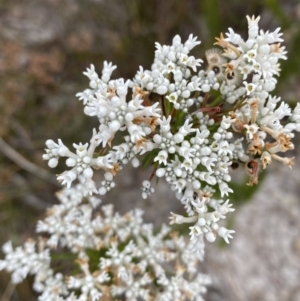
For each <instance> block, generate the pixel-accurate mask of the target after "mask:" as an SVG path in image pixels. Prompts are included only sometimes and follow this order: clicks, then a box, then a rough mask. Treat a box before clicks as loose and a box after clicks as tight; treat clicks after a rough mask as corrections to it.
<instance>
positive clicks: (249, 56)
mask: <svg viewBox="0 0 300 301" xmlns="http://www.w3.org/2000/svg"><path fill="white" fill-rule="evenodd" d="M247 20H248V29H249V30H248V39H247V40H243V39H242V37H241V36H240V35H238V34H236V33H235V32H234V31H233V30H232V29H231V28H230V29H229V32H228V33H226V36H227V38H224V36H223V34H221V35H220V38H217V39H216V40H217V42H216V43H215V45H217V47H218V48H217V47H214V48H212V49H209V50H207V51H206V53H205V57H206V61H207V64H206V65H207V66H206V69H201V64H202V63H203V61H202V60H201V59H196V58H195V57H194V56H191V55H190V51H191V50H192V49H193V48H194V47H195V46H196V45H198V44H200V42H199V41H197V38H195V37H193V36H192V35H190V36H189V38H188V40H187V41H186V42H185V43H182V42H181V38H180V37H179V36H175V37H174V39H173V43H172V45H171V46H165V45H164V46H162V45H160V44H159V43H156V49H157V50H156V51H155V59H154V63H153V65H152V70H144V69H143V68H142V67H140V70H139V71H138V72H137V74H136V76H135V78H134V79H133V81H130V80H127V81H124V79H118V80H111V79H110V77H111V73H112V71H113V70H114V69H115V68H116V67H115V66H113V65H112V64H108V63H106V62H105V63H104V68H103V70H102V76H101V78H100V77H99V76H98V74H97V73H96V72H95V68H94V66H93V65H92V66H91V68H90V69H88V70H87V72H85V73H84V74H85V75H86V76H87V77H88V78H89V80H90V89H87V90H85V91H84V92H82V93H78V94H77V96H78V97H79V99H81V100H83V103H84V105H85V108H84V112H85V113H86V114H87V115H89V116H97V117H98V120H99V123H100V125H99V129H98V130H96V129H94V131H93V137H92V139H91V140H90V144H84V145H83V144H81V143H80V144H78V145H77V144H74V148H75V149H76V153H73V152H71V151H69V149H68V148H67V147H66V146H65V145H64V144H63V143H62V141H61V140H59V141H58V143H55V142H54V141H52V140H48V141H47V142H46V145H47V147H48V148H47V149H46V154H45V155H44V159H46V160H49V161H48V162H49V163H48V164H49V166H50V167H55V166H56V165H57V163H58V159H59V157H67V160H66V164H67V166H69V167H71V169H70V170H68V171H65V172H63V173H62V174H60V175H58V177H57V178H58V180H59V181H61V182H62V184H65V185H67V187H70V186H71V183H72V182H73V181H74V180H75V179H76V178H77V177H78V176H79V175H82V179H83V181H82V183H83V186H84V194H85V195H88V194H92V193H99V194H101V195H104V194H106V193H107V192H108V191H109V190H110V189H111V188H113V187H114V186H115V182H114V180H113V179H114V176H115V175H116V174H117V172H118V170H119V169H121V168H122V166H123V165H124V164H127V163H128V162H129V161H130V162H131V163H132V165H133V166H134V167H138V166H139V165H140V163H141V162H142V163H144V162H145V161H147V162H148V163H147V164H148V165H149V160H150V161H151V162H150V165H153V166H154V172H153V173H152V175H151V176H150V178H149V179H148V180H144V182H143V187H142V197H143V198H147V197H148V196H149V195H151V193H152V192H153V191H154V188H153V187H152V186H151V183H150V181H151V180H152V178H153V176H154V175H156V176H157V177H158V178H160V177H164V178H165V179H166V181H167V182H168V183H169V184H170V185H171V188H172V190H174V191H176V192H177V196H178V197H179V198H180V200H181V202H182V203H183V204H184V206H185V208H186V211H187V214H188V216H189V218H184V217H180V218H179V217H178V215H174V216H175V217H174V218H173V217H172V218H171V222H172V223H179V221H180V223H183V222H187V223H194V226H193V227H190V228H191V234H190V235H191V239H192V240H194V239H195V237H198V238H199V239H200V240H202V237H204V236H205V237H206V239H207V240H208V241H214V240H215V238H216V235H219V236H221V237H223V238H224V239H225V241H226V242H227V243H229V240H228V238H232V236H231V235H230V234H231V233H233V232H234V231H232V230H227V229H225V228H224V227H219V225H218V221H219V220H221V219H224V218H225V215H226V213H228V212H231V211H233V209H232V208H231V205H230V204H229V201H228V200H227V201H226V202H225V201H223V200H219V201H216V200H215V199H213V193H214V192H217V193H219V194H220V195H221V197H222V198H223V197H224V196H228V194H229V193H231V192H233V191H232V189H231V188H230V187H229V186H228V183H229V182H230V181H231V177H230V167H231V166H232V164H233V162H235V163H236V164H241V165H244V166H245V169H246V172H247V173H248V175H249V176H250V181H249V185H252V184H256V183H257V181H258V180H257V177H258V173H259V170H260V169H261V167H262V168H265V167H266V166H267V165H268V164H270V163H271V161H272V160H273V159H274V160H278V161H281V162H283V163H284V164H286V165H288V166H289V167H291V166H292V164H293V158H286V157H285V158H284V157H281V156H280V155H278V154H277V153H278V152H285V151H287V150H291V149H293V148H294V145H293V143H292V142H291V141H290V140H291V138H292V137H293V135H294V134H293V131H295V130H296V131H299V130H300V117H299V116H300V114H299V111H300V107H299V105H297V106H296V108H295V109H294V111H292V109H291V108H290V107H289V106H288V105H287V104H286V103H284V102H280V98H278V97H274V96H271V95H270V92H271V91H272V90H274V88H275V86H276V83H277V79H276V78H275V76H277V75H279V71H280V68H279V63H278V61H279V59H286V51H285V50H284V47H282V46H281V44H280V43H281V42H282V41H283V40H282V39H281V38H280V36H281V35H282V34H281V33H280V32H279V30H280V29H276V30H275V31H274V32H268V31H267V32H264V31H263V30H259V27H258V21H259V17H258V18H254V17H252V18H250V17H247ZM212 89H213V90H215V92H214V93H213V95H215V94H216V93H217V92H219V96H217V97H215V98H213V97H212V95H211V94H210V92H211V90H212ZM129 90H131V91H132V93H131V94H130V93H129ZM118 131H124V132H125V135H124V142H123V143H121V144H118V145H114V146H112V142H113V138H114V136H115V134H116V132H118ZM243 136H244V137H243ZM99 145H102V149H101V150H100V151H98V152H95V149H96V147H98V146H99ZM143 157H146V160H144V159H143ZM99 168H101V169H104V170H105V174H104V180H103V181H102V182H101V186H100V187H99V188H97V187H96V184H95V182H94V181H93V179H92V177H93V172H94V169H99ZM198 251H199V252H202V250H198Z"/></svg>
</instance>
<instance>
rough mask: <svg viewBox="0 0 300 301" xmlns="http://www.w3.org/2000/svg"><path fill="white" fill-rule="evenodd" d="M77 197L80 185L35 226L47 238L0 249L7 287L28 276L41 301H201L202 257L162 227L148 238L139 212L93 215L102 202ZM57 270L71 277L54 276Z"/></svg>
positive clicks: (203, 285) (149, 231)
mask: <svg viewBox="0 0 300 301" xmlns="http://www.w3.org/2000/svg"><path fill="white" fill-rule="evenodd" d="M83 191H84V186H83V185H81V184H79V185H77V186H76V187H74V188H73V187H72V188H65V189H63V190H62V191H60V192H59V193H58V194H57V197H58V199H59V201H60V204H58V205H55V206H53V207H52V208H50V209H49V210H48V212H47V217H46V218H45V219H44V220H41V221H39V222H38V223H37V227H36V231H37V232H38V233H42V234H43V235H44V236H45V238H43V239H40V240H39V241H38V242H35V241H32V240H30V241H28V242H26V243H25V244H24V246H23V247H18V248H16V249H15V250H14V249H13V247H12V244H11V242H8V243H6V244H5V245H4V246H3V248H2V249H3V252H4V253H5V259H4V260H0V270H3V269H5V270H7V271H8V272H10V273H12V281H13V283H19V282H21V281H22V280H23V279H24V278H26V277H27V275H33V276H34V284H33V288H34V289H35V290H36V291H37V292H38V293H40V296H39V298H38V300H39V301H63V300H67V301H89V300H91V301H98V300H114V298H117V299H118V298H125V299H124V300H128V301H135V300H154V299H153V298H154V297H155V300H157V301H160V300H161V301H163V300H198V301H202V300H203V299H202V297H201V295H202V294H203V293H205V291H206V286H207V285H208V284H209V283H210V278H209V277H208V276H206V275H203V274H200V273H198V262H199V259H201V257H200V258H199V257H198V258H197V257H195V256H194V254H193V253H192V252H191V251H190V250H189V248H186V244H187V242H186V240H185V239H184V238H183V237H182V236H179V235H178V234H176V233H174V232H173V233H171V229H170V228H169V227H167V226H165V225H163V226H162V227H161V229H160V231H159V232H158V233H156V234H154V233H153V232H154V231H153V225H152V224H145V223H144V222H143V218H142V216H143V211H142V210H139V209H135V210H132V211H130V212H128V213H126V214H125V215H124V216H120V215H119V214H118V213H114V211H113V206H112V205H106V206H102V207H101V211H102V213H101V214H99V213H98V214H97V215H95V214H92V212H93V209H95V208H96V206H97V205H99V204H100V202H101V201H100V200H99V199H96V198H94V197H92V198H91V197H88V198H85V197H84V196H83ZM36 245H37V247H36ZM58 248H67V249H68V250H70V251H71V252H72V254H71V258H70V255H66V257H61V256H57V253H56V252H55V250H57V249H58ZM51 252H53V253H52V254H51ZM50 255H51V256H50ZM72 259H73V260H74V259H75V262H72ZM58 264H60V265H62V266H63V267H64V268H63V269H65V270H67V271H70V270H73V271H74V270H75V271H77V272H75V273H72V274H70V275H63V274H62V273H65V271H64V270H63V271H62V273H55V272H54V270H53V269H52V267H53V266H54V267H56V266H57V265H58ZM75 264H76V265H77V266H78V267H79V269H78V268H76V265H75ZM122 300H123V299H122Z"/></svg>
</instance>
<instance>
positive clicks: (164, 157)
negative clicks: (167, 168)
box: [154, 150, 168, 165]
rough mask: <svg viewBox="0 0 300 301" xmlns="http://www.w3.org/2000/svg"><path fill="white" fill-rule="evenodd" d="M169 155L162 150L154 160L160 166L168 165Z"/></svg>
mask: <svg viewBox="0 0 300 301" xmlns="http://www.w3.org/2000/svg"><path fill="white" fill-rule="evenodd" d="M167 159H168V153H167V152H166V151H165V150H161V151H160V152H159V153H158V154H157V156H156V157H155V158H154V162H156V161H158V163H159V164H164V165H167Z"/></svg>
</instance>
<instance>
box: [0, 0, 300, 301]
mask: <svg viewBox="0 0 300 301" xmlns="http://www.w3.org/2000/svg"><path fill="white" fill-rule="evenodd" d="M253 14H254V15H260V16H261V21H260V27H261V28H263V29H265V30H274V29H276V28H277V27H281V28H282V31H283V32H284V39H285V42H284V45H285V46H286V48H287V50H288V57H289V59H288V61H285V62H283V63H282V75H281V77H280V79H279V85H278V88H277V91H276V93H277V95H279V96H281V97H282V98H283V99H284V100H285V101H288V102H289V103H291V104H294V103H295V102H296V101H298V99H299V96H300V85H299V83H300V72H299V70H300V55H299V49H300V4H299V2H298V1H297V0H252V1H239V0H226V1H224V0H202V1H201V0H199V1H196V0H186V1H181V0H166V1H161V0H152V1H142V0H110V1H105V0H85V1H83V0H64V1H61V0H42V1H41V0H24V1H22V0H1V1H0V28H1V31H0V79H1V81H0V82H1V86H0V114H1V119H0V137H1V139H2V140H0V142H1V143H0V224H1V227H0V245H2V244H3V243H4V242H5V241H7V240H8V239H10V240H12V241H13V242H14V244H15V245H19V244H21V243H22V242H23V241H24V240H25V239H26V238H27V237H29V236H32V235H33V232H34V227H35V223H36V221H37V220H38V219H39V218H41V216H42V215H43V214H44V210H45V208H46V207H48V206H50V205H51V204H53V203H55V202H56V200H55V198H54V195H53V193H54V192H55V191H56V190H58V185H57V184H56V180H55V176H54V172H57V173H59V172H60V171H61V170H62V168H60V167H58V168H57V169H55V171H54V172H53V170H50V169H49V168H48V167H47V165H46V163H45V162H43V161H42V159H41V157H42V154H43V150H44V143H45V140H46V139H49V138H51V139H53V140H57V139H58V138H61V139H62V140H63V141H64V142H65V143H66V144H67V145H71V143H73V142H76V143H77V142H86V141H88V140H89V138H90V135H91V129H92V128H93V127H95V126H96V125H97V121H96V120H95V119H93V118H88V117H86V116H85V115H84V114H83V113H82V104H81V103H80V102H79V101H78V100H77V99H76V98H75V94H76V93H77V92H80V91H82V90H84V89H85V88H86V87H87V83H88V82H87V80H86V78H85V77H84V76H83V75H82V72H83V71H84V70H85V69H86V67H88V66H89V65H90V64H91V63H93V64H94V65H95V67H96V69H97V70H98V72H100V71H101V69H102V62H103V60H108V61H112V62H113V63H114V64H116V65H117V66H118V69H117V70H116V71H115V72H114V74H113V76H114V77H124V78H132V77H133V76H134V74H135V72H136V70H137V69H138V67H139V66H140V65H141V66H143V67H145V68H150V65H151V62H152V59H153V53H154V50H155V48H154V42H155V41H158V42H160V43H162V44H164V43H166V44H170V43H171V41H172V37H173V36H174V35H175V34H180V35H181V36H182V38H183V39H185V38H187V37H188V35H189V34H190V33H193V34H194V35H196V36H198V37H199V39H200V40H201V41H202V44H201V45H200V46H198V47H197V48H196V52H195V53H194V55H196V56H197V57H203V55H204V52H205V50H206V49H208V48H210V47H211V46H212V44H213V43H214V38H215V37H216V36H218V35H219V33H220V32H221V31H222V32H223V33H224V32H225V31H226V30H227V28H228V27H232V28H234V30H235V31H236V32H238V33H240V34H241V35H242V36H243V37H246V35H247V21H246V18H245V16H246V15H250V16H251V15H253ZM11 148H12V149H14V150H15V151H16V152H17V153H14V152H13V151H12V150H11ZM25 158H26V159H25ZM27 160H28V161H27ZM31 163H32V164H34V165H32V164H31ZM134 187H135V186H134V185H133V188H134ZM29 282H30V280H29ZM29 282H25V283H23V284H22V285H19V286H18V287H17V288H14V287H12V286H10V285H9V284H8V276H7V275H6V274H5V273H0V300H1V301H8V300H16V301H23V300H26V301H28V300H36V296H35V295H33V294H32V293H31V289H30V283H29ZM5 290H6V293H5V294H4V295H3V297H2V299H1V295H2V294H3V293H4V291H5Z"/></svg>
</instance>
